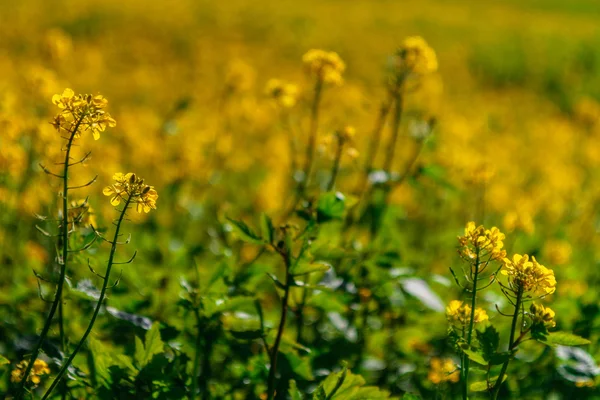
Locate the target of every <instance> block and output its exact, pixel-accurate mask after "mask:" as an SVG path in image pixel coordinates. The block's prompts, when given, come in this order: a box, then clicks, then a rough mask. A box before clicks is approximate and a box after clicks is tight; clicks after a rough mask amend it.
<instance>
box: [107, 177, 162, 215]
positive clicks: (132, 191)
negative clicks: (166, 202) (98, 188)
mask: <svg viewBox="0 0 600 400" xmlns="http://www.w3.org/2000/svg"><path fill="white" fill-rule="evenodd" d="M113 180H114V181H115V183H113V184H112V185H110V186H107V187H105V188H104V190H102V193H103V194H104V195H105V196H110V197H111V199H110V204H112V205H113V206H118V205H119V204H121V201H130V202H131V203H135V204H137V207H136V210H137V212H138V213H141V212H142V211H143V212H145V213H148V212H150V210H152V209H154V210H156V200H157V199H158V193H157V192H156V190H155V189H154V186H148V185H146V184H145V183H144V180H143V179H141V178H138V177H137V176H136V175H135V174H134V173H133V172H129V173H127V174H123V173H121V172H117V173H116V174H114V175H113Z"/></svg>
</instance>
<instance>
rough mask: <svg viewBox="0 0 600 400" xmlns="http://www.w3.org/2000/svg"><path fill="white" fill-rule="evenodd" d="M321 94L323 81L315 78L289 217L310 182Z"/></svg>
mask: <svg viewBox="0 0 600 400" xmlns="http://www.w3.org/2000/svg"><path fill="white" fill-rule="evenodd" d="M322 93H323V79H322V78H320V77H317V80H316V82H315V90H314V96H313V101H312V106H311V110H310V127H309V131H308V145H307V146H306V155H305V157H304V158H305V160H304V170H303V175H304V176H303V177H302V181H301V182H300V183H299V184H298V189H297V191H296V195H295V199H294V202H293V203H292V207H291V208H290V210H288V212H287V213H286V215H288V216H289V215H290V214H292V213H293V212H294V210H295V209H296V206H297V205H298V202H299V201H300V199H302V196H303V195H304V193H305V191H306V188H307V187H308V183H309V180H310V175H311V173H312V168H313V164H314V158H315V148H316V147H317V133H318V130H319V106H320V104H321V97H322V96H321V94H322Z"/></svg>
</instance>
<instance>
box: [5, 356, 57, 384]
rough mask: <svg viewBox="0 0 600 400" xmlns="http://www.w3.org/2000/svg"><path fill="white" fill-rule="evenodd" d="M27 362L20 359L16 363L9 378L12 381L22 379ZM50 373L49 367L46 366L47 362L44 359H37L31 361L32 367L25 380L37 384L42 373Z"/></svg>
mask: <svg viewBox="0 0 600 400" xmlns="http://www.w3.org/2000/svg"><path fill="white" fill-rule="evenodd" d="M28 365H29V362H27V361H21V362H20V363H18V364H17V368H15V369H14V370H13V371H12V372H11V374H10V380H11V381H12V382H21V380H23V374H24V373H25V370H26V369H27V366H28ZM49 373H50V368H48V363H46V361H44V360H40V359H37V360H35V361H34V362H33V368H32V369H31V372H30V374H29V376H28V377H27V381H28V382H31V383H33V384H34V385H38V384H39V383H40V382H41V378H40V377H41V376H42V375H48V374H49Z"/></svg>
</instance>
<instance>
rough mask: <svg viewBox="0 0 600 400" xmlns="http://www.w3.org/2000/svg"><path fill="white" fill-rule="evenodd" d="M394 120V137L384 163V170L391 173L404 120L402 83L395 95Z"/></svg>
mask: <svg viewBox="0 0 600 400" xmlns="http://www.w3.org/2000/svg"><path fill="white" fill-rule="evenodd" d="M394 106H395V107H394V120H393V125H392V137H391V139H390V143H389V145H388V149H387V150H388V151H387V153H386V155H385V160H384V163H383V170H384V171H385V172H387V173H390V169H391V168H392V163H393V161H394V154H395V153H396V144H397V142H398V135H399V133H400V124H401V122H402V111H403V109H404V96H403V95H402V84H399V87H398V88H397V90H396V93H395V95H394Z"/></svg>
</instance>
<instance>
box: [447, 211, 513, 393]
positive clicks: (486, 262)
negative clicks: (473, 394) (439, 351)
mask: <svg viewBox="0 0 600 400" xmlns="http://www.w3.org/2000/svg"><path fill="white" fill-rule="evenodd" d="M504 239H505V235H504V234H503V233H502V232H500V231H499V230H498V228H496V227H493V228H491V229H486V228H485V227H484V226H482V225H479V226H477V225H476V224H475V223H474V222H469V223H468V224H467V226H466V227H465V234H464V236H459V238H458V243H459V245H460V247H459V249H458V253H459V255H460V257H461V258H462V259H463V261H464V262H465V264H466V266H465V267H463V276H464V280H465V281H466V286H463V285H462V284H461V283H460V282H459V280H458V277H457V276H456V274H455V273H454V271H452V270H451V271H452V274H453V276H454V277H455V279H456V282H457V284H459V286H461V287H463V288H464V289H466V291H467V292H469V293H470V299H469V302H470V306H464V307H463V308H460V307H456V303H455V304H454V306H453V307H450V308H449V309H448V310H447V314H448V317H449V319H451V320H452V319H453V318H454V319H456V316H457V315H462V317H460V318H459V320H461V322H462V324H463V325H462V328H461V333H462V338H463V340H465V341H466V345H467V348H470V347H471V345H472V343H473V330H474V325H475V323H476V322H478V321H481V320H482V317H481V315H482V312H483V310H481V309H478V308H477V292H479V291H481V290H483V289H485V288H487V287H488V286H490V285H491V284H492V283H493V282H494V280H495V277H496V274H497V272H498V269H499V268H498V269H496V271H494V272H492V274H491V275H489V276H487V275H486V276H483V273H484V272H485V271H486V270H487V269H488V267H489V266H490V264H491V263H492V262H499V261H502V260H503V259H504V257H505V256H506V251H505V250H503V247H504ZM500 265H502V264H500ZM490 278H491V279H490ZM485 279H487V280H488V281H489V282H488V283H487V284H486V285H485V286H479V282H480V281H482V280H485ZM461 305H462V302H461ZM483 313H484V312H483ZM477 314H479V315H480V316H479V318H478V316H477ZM485 319H487V316H486V318H485ZM469 367H470V360H469V357H468V356H467V355H466V354H465V353H462V354H461V371H460V372H461V374H460V375H461V388H462V397H463V399H464V400H466V399H467V397H468V382H469Z"/></svg>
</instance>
